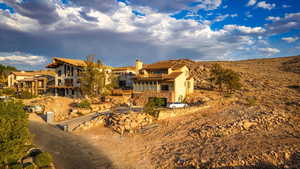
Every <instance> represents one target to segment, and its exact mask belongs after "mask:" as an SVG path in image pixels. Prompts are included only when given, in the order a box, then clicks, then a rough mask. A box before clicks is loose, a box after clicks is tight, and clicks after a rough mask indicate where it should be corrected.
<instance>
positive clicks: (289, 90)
mask: <svg viewBox="0 0 300 169" xmlns="http://www.w3.org/2000/svg"><path fill="white" fill-rule="evenodd" d="M299 58H300V56H297V57H287V58H275V59H259V60H247V61H237V62H218V63H219V64H221V65H222V66H224V67H226V68H230V69H233V70H234V71H236V72H238V73H239V74H240V75H241V80H242V84H243V88H242V90H241V91H239V92H237V93H235V94H234V95H233V96H231V97H236V98H237V100H236V101H235V102H233V103H230V104H220V105H216V107H215V108H214V110H213V109H212V110H210V111H209V112H202V113H199V114H194V115H191V116H186V117H182V118H178V119H177V120H178V121H177V120H173V121H172V122H169V123H168V124H169V126H167V127H165V129H164V131H161V130H157V131H153V132H150V133H149V135H147V137H153V138H152V139H154V138H155V137H159V138H160V139H166V140H165V141H163V144H162V145H160V146H159V147H156V148H153V149H152V154H153V155H152V161H153V162H156V168H178V167H179V168H180V167H181V168H202V167H203V168H231V167H237V168H300V93H299V86H300V75H299V72H298V70H299V63H300V59H299ZM184 62H186V61H184ZM212 63H214V62H209V64H212ZM198 64H199V65H202V64H203V63H196V62H194V66H192V67H194V71H192V73H193V72H197V71H198V69H197V66H195V65H198ZM199 67H200V66H199ZM194 75H195V76H196V79H197V78H198V79H200V78H199V77H197V76H198V75H197V73H196V74H194ZM154 133H155V134H154Z"/></svg>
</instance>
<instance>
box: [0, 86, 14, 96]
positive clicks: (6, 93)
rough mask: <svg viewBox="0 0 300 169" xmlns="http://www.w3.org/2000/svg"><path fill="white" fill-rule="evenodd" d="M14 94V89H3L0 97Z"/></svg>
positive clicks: (0, 91)
mask: <svg viewBox="0 0 300 169" xmlns="http://www.w3.org/2000/svg"><path fill="white" fill-rule="evenodd" d="M15 93H16V91H15V90H14V89H11V88H5V89H1V90H0V95H9V96H11V95H13V94H15Z"/></svg>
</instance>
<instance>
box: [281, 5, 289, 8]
mask: <svg viewBox="0 0 300 169" xmlns="http://www.w3.org/2000/svg"><path fill="white" fill-rule="evenodd" d="M282 7H283V8H290V7H291V5H282Z"/></svg>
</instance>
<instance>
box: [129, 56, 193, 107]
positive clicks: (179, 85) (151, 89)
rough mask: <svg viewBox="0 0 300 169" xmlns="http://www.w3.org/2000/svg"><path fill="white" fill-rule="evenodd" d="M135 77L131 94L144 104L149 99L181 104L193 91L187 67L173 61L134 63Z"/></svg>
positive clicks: (191, 78)
mask: <svg viewBox="0 0 300 169" xmlns="http://www.w3.org/2000/svg"><path fill="white" fill-rule="evenodd" d="M136 72H137V75H136V76H135V77H134V78H133V94H134V95H135V96H138V97H139V98H140V99H142V100H143V103H146V102H147V101H148V100H149V98H152V97H157V98H161V99H162V100H163V101H164V102H165V104H166V103H168V102H182V101H183V100H184V99H185V98H186V96H187V95H188V94H190V93H193V91H194V79H193V77H192V76H191V75H190V71H189V69H188V67H187V66H186V65H184V64H180V63H176V62H173V61H161V62H156V63H153V64H147V65H144V64H143V62H141V61H139V60H137V61H136Z"/></svg>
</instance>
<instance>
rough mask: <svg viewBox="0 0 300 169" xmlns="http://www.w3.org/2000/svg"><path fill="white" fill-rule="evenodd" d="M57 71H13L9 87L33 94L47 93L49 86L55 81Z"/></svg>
mask: <svg viewBox="0 0 300 169" xmlns="http://www.w3.org/2000/svg"><path fill="white" fill-rule="evenodd" d="M54 76H55V73H54V72H53V71H49V70H43V71H31V72H25V71H21V72H11V73H10V74H9V75H8V87H9V88H14V89H16V90H17V91H29V92H30V93H31V94H34V95H38V94H45V93H47V91H48V86H49V85H52V83H54Z"/></svg>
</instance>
